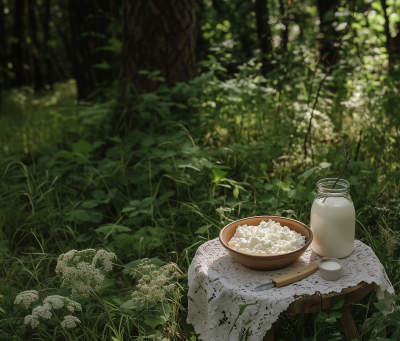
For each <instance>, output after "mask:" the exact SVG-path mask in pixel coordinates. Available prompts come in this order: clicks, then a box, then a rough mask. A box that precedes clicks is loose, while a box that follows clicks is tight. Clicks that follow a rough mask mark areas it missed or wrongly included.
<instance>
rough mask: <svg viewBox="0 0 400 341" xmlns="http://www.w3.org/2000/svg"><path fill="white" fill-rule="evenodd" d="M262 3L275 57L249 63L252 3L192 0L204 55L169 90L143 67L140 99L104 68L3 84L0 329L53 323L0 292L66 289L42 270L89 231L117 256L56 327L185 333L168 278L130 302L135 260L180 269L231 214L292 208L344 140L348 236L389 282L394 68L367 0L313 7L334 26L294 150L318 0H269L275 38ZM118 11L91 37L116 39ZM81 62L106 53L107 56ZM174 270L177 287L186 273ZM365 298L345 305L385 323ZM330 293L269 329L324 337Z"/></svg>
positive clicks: (22, 333) (31, 335) (18, 333)
mask: <svg viewBox="0 0 400 341" xmlns="http://www.w3.org/2000/svg"><path fill="white" fill-rule="evenodd" d="M269 3H270V5H271V6H270V7H271V8H270V13H269V14H270V21H271V23H270V26H271V29H272V36H273V41H274V54H275V56H274V58H272V65H273V68H272V70H271V71H270V72H269V73H268V74H267V75H261V72H260V70H261V64H260V63H257V62H256V60H257V58H258V56H259V51H258V45H257V41H256V34H255V33H256V26H255V21H254V10H253V3H252V2H250V1H231V2H228V1H212V2H201V1H200V2H197V5H196V6H198V7H197V8H198V9H199V11H198V18H199V23H200V24H199V30H200V33H201V34H200V41H199V42H200V43H201V44H203V45H201V44H199V51H200V52H199V53H200V55H201V56H202V57H201V59H202V60H205V61H204V62H201V63H200V69H201V70H202V73H201V74H200V76H199V77H197V78H196V79H194V80H192V81H190V82H189V84H184V83H179V84H177V85H176V86H175V87H174V88H171V89H169V88H168V87H167V86H166V85H165V84H164V83H163V78H162V77H161V75H160V72H159V71H152V72H147V71H142V73H143V74H145V75H147V77H148V78H149V79H152V80H154V81H159V82H160V86H159V88H158V90H157V91H155V92H154V93H150V94H146V95H143V96H142V97H141V98H140V99H139V98H137V97H136V96H126V97H125V98H121V96H120V94H119V92H118V89H119V84H117V83H115V84H114V85H113V86H107V87H105V86H104V87H100V88H99V89H98V91H99V92H101V93H102V94H104V97H103V99H104V101H103V102H98V101H97V102H92V103H83V104H81V105H79V106H78V105H77V104H76V103H75V101H74V98H75V95H76V91H75V88H74V83H73V82H69V83H65V84H59V85H57V86H56V87H55V89H54V90H52V91H49V92H48V93H46V95H45V96H39V95H38V94H29V93H28V89H24V90H21V89H20V90H16V91H14V92H11V93H9V94H7V95H6V96H4V97H3V101H2V102H1V115H0V174H1V175H0V295H1V296H0V338H12V337H15V338H19V339H21V340H33V339H43V340H58V339H60V340H61V339H65V335H63V334H62V333H61V332H60V330H58V329H57V327H56V325H51V324H49V325H47V326H46V329H45V328H44V326H39V328H38V329H37V330H34V331H32V330H31V329H29V328H30V327H28V326H26V325H24V324H23V316H24V315H23V311H22V310H21V307H18V306H15V305H14V304H13V302H14V299H15V297H16V295H17V294H18V293H19V292H20V291H23V290H26V288H27V287H28V286H29V287H30V288H31V289H37V290H38V291H40V289H41V290H43V292H44V293H45V295H48V293H50V292H51V293H54V292H55V290H56V291H57V290H58V291H57V292H56V293H57V294H60V295H62V294H63V295H67V293H66V292H63V291H62V290H63V289H60V288H59V286H60V279H59V278H58V277H57V276H56V274H55V272H54V270H55V264H56V263H55V262H56V259H57V257H58V255H60V254H61V253H65V252H67V251H69V250H71V249H77V250H81V249H84V248H100V247H102V248H107V249H108V250H109V251H112V252H115V253H116V254H117V256H118V260H119V262H120V263H119V267H116V268H115V269H114V270H113V273H112V275H111V276H110V278H108V279H107V280H106V281H105V282H104V284H103V287H102V289H101V290H100V291H99V293H98V297H97V298H92V299H82V300H81V301H79V303H81V304H82V306H85V307H86V308H85V309H84V311H83V313H82V316H80V318H82V319H81V320H82V324H81V325H80V326H79V327H78V328H79V329H76V330H75V331H72V332H73V333H74V334H71V339H74V337H76V338H78V337H80V338H81V339H84V340H103V339H111V340H129V339H135V338H138V337H142V338H143V339H144V338H147V339H150V338H151V339H174V340H175V339H176V340H183V339H189V338H193V339H195V338H196V334H195V330H194V328H193V326H191V325H189V324H187V323H186V313H187V312H186V311H185V309H186V307H187V298H186V295H185V294H183V297H182V298H179V299H175V300H172V299H171V300H170V301H168V303H167V304H155V305H153V306H144V305H140V304H137V303H135V302H133V301H132V300H131V296H130V295H131V293H132V291H133V290H135V288H136V284H137V282H136V279H135V278H134V276H135V273H136V271H137V266H138V264H139V263H140V259H142V258H144V257H146V258H150V259H151V262H152V264H154V265H156V268H157V269H158V268H160V267H161V266H163V265H164V264H165V263H166V262H170V261H172V262H175V263H177V264H178V265H179V267H180V268H181V269H182V271H183V272H186V271H187V268H188V267H189V265H190V262H191V260H192V259H193V257H194V255H195V252H196V249H197V247H198V246H199V245H200V244H202V243H204V242H206V241H208V240H211V239H213V238H216V237H217V236H218V233H219V231H220V229H221V228H222V227H223V226H224V225H225V224H227V223H228V222H230V221H234V220H237V219H241V218H244V217H248V216H255V215H278V216H287V217H293V218H295V219H298V220H301V221H303V222H304V223H306V224H308V223H309V219H310V209H311V205H312V202H313V200H314V197H315V191H316V189H315V183H316V181H317V180H319V179H321V178H324V177H336V176H337V175H338V174H340V172H341V170H342V167H343V157H342V156H341V153H340V152H341V150H342V145H343V143H344V141H347V142H348V143H349V144H350V145H351V153H352V156H353V160H352V161H351V162H350V164H349V167H348V169H347V170H346V173H345V175H344V178H345V179H346V180H348V181H349V182H350V184H351V195H352V198H353V201H354V205H355V208H356V212H357V227H356V237H357V238H358V239H360V240H361V241H362V242H364V243H366V244H368V245H369V246H370V247H371V248H372V249H373V250H374V252H375V253H376V254H377V255H378V257H379V259H380V260H381V262H382V264H383V265H384V267H385V269H386V272H387V274H388V276H389V278H390V280H391V281H392V283H398V282H399V281H400V273H399V270H398V269H399V262H400V258H399V255H400V229H399V223H400V215H399V205H400V194H399V186H400V177H399V175H398V171H399V165H400V158H399V156H400V153H399V146H400V144H399V139H398V136H399V135H398V126H399V124H400V122H399V118H400V112H399V108H400V102H399V96H398V89H399V83H398V78H396V76H395V75H394V74H393V75H392V74H388V73H387V72H386V70H387V69H386V64H387V51H386V48H385V47H384V45H383V43H382V41H384V33H383V31H382V28H383V26H382V25H381V24H380V22H381V21H382V20H384V19H383V16H382V8H381V5H380V3H379V2H377V1H374V2H372V3H371V2H364V1H363V2H361V1H357V6H358V9H357V10H356V11H355V12H354V14H353V16H354V19H353V20H352V22H351V23H350V28H349V26H348V25H347V26H346V25H345V24H346V22H347V20H348V19H349V16H350V13H352V11H350V10H349V8H339V9H338V11H337V12H335V13H333V12H328V14H327V18H326V19H327V20H328V19H334V20H335V26H334V27H335V31H337V32H347V33H346V35H345V36H344V38H343V46H342V49H341V52H340V57H341V58H340V60H339V62H338V63H337V64H336V65H335V66H334V67H333V69H332V72H331V74H330V75H329V76H328V77H327V79H326V82H325V83H324V86H323V87H322V90H321V92H320V95H319V100H318V103H317V106H316V110H315V111H314V119H313V121H312V134H311V147H312V150H311V148H310V144H307V150H308V158H304V156H303V155H304V149H303V142H304V136H305V131H306V129H307V127H308V124H309V119H310V114H311V110H310V108H311V106H310V104H309V103H311V104H312V103H313V101H315V100H316V89H317V88H318V86H319V84H320V82H321V80H322V79H323V77H324V76H325V73H324V72H325V71H326V70H325V69H324V68H323V66H322V64H321V63H319V62H318V60H319V52H318V46H319V45H320V39H321V34H320V32H319V30H318V27H317V26H316V20H319V18H318V14H317V9H316V7H315V4H314V3H311V2H309V1H303V2H298V1H297V2H296V1H294V2H293V4H292V5H290V6H292V7H289V5H288V7H286V3H285V4H284V5H285V8H286V11H287V13H289V14H292V15H293V18H291V19H290V21H289V25H288V30H289V44H288V51H287V52H284V51H281V50H280V49H281V40H280V37H281V34H282V32H283V29H282V26H280V25H279V23H280V22H281V21H280V20H281V14H280V10H279V7H278V6H277V5H278V1H275V2H274V1H272V2H269ZM290 3H292V2H290ZM218 4H222V9H223V11H220V10H219V8H218ZM279 4H280V3H279ZM201 6H203V10H204V11H203V12H200V10H201ZM393 6H394V5H393ZM393 6H392V4H390V8H389V9H388V11H389V12H390V13H392V11H393V9H394V7H393ZM300 13H301V14H300ZM394 18H395V16H394V15H391V16H390V20H391V24H390V25H391V30H392V31H393V26H394V20H395V19H394ZM120 26H121V25H120V23H119V26H118V24H116V27H114V28H113V31H112V32H111V33H112V35H113V38H112V39H105V44H104V45H105V47H103V48H102V50H108V51H112V52H113V53H115V54H117V53H118V51H119V49H120V40H119V39H118V37H117V36H118V34H119V33H118V32H120V28H121V27H120ZM345 26H346V27H345ZM347 30H348V31H347ZM106 41H107V43H106ZM246 44H247V45H246ZM246 46H251V47H250V48H248V49H247V48H245V47H246ZM209 48H212V50H209ZM248 50H249V51H250V54H248V53H247V52H248ZM382 65H383V66H382ZM96 67H98V68H106V69H109V68H111V69H117V65H116V64H115V63H113V62H112V61H103V63H101V64H98V65H96ZM314 72H315V74H314ZM128 90H132V89H131V88H129V86H128ZM129 93H130V92H129ZM93 98H94V97H93ZM361 130H362V140H361V144H360V149H359V153H358V161H354V158H355V153H356V146H357V143H358V141H359V132H360V131H361ZM179 284H180V287H181V288H182V290H183V293H184V291H185V290H187V278H186V277H185V276H181V278H179ZM396 289H398V288H397V287H396ZM375 301H376V297H375V296H374V294H372V295H368V296H367V297H366V298H365V299H363V300H362V301H360V302H359V303H358V304H357V305H355V306H353V307H352V310H353V316H355V320H356V325H357V327H358V330H359V332H360V333H361V334H362V335H363V339H366V340H385V339H392V340H395V339H396V338H397V339H398V337H399V331H400V329H399V325H398V321H399V315H398V314H399V311H398V307H397V306H396V307H395V308H394V309H393V311H392V310H388V309H389V308H387V306H386V305H385V304H384V303H383V302H378V303H376V304H375ZM341 304H343V301H340V300H338V299H332V306H331V311H330V312H321V313H319V314H316V315H315V316H312V315H308V316H307V315H305V314H299V315H296V316H292V315H282V316H280V318H279V320H278V322H277V334H278V339H284V340H290V339H296V340H302V339H306V340H307V339H308V340H333V339H339V338H340V337H341V336H340V334H339V332H338V330H337V323H336V321H337V319H338V318H339V317H340V313H339V312H338V311H336V310H338V309H340V308H341ZM246 307H247V305H244V306H241V307H240V310H239V315H238V318H239V316H240V315H241V313H242V312H243V310H244V309H245V308H246ZM381 311H383V312H384V313H382V312H381ZM385 314H386V315H385ZM245 322H248V321H244V324H243V326H241V328H242V327H243V328H242V330H243V333H242V334H241V339H242V340H244V339H246V337H247V333H248V331H249V324H246V323H245ZM314 328H315V329H314Z"/></svg>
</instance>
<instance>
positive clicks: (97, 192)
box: [92, 189, 106, 200]
mask: <svg viewBox="0 0 400 341" xmlns="http://www.w3.org/2000/svg"><path fill="white" fill-rule="evenodd" d="M92 197H93V198H95V199H97V200H102V199H104V198H105V197H106V193H105V192H104V191H102V190H101V189H96V190H94V191H93V193H92Z"/></svg>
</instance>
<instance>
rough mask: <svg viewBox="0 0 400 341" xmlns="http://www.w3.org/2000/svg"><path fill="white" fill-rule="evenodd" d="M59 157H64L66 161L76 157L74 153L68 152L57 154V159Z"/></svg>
mask: <svg viewBox="0 0 400 341" xmlns="http://www.w3.org/2000/svg"><path fill="white" fill-rule="evenodd" d="M58 157H62V158H64V159H72V158H73V157H74V153H72V152H68V151H66V150H60V151H59V152H58V153H57V154H56V158H58Z"/></svg>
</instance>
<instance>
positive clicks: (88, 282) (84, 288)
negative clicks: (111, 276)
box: [56, 249, 116, 297]
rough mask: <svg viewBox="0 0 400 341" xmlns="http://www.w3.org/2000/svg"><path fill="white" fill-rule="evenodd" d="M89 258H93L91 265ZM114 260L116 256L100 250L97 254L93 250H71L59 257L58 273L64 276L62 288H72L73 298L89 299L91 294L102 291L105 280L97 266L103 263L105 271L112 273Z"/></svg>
mask: <svg viewBox="0 0 400 341" xmlns="http://www.w3.org/2000/svg"><path fill="white" fill-rule="evenodd" d="M94 253H95V254H94ZM93 254H94V256H93ZM92 257H93V258H92ZM89 258H92V260H91V264H90V262H87V261H85V260H88V261H89ZM112 259H116V255H115V254H114V253H112V252H107V251H105V250H98V251H97V252H96V250H93V249H87V250H83V251H77V250H71V251H68V252H67V253H65V254H62V255H61V256H60V257H58V261H57V267H56V272H57V273H58V274H61V276H62V280H63V281H62V285H61V286H64V287H65V286H70V287H72V288H73V289H72V296H73V297H74V296H79V295H82V296H86V297H88V296H89V294H90V292H92V291H95V292H96V291H99V290H100V288H101V285H102V284H103V281H104V278H105V276H104V275H103V274H102V273H101V271H100V270H101V269H99V268H96V265H99V263H100V264H101V263H102V265H103V270H105V271H110V270H111V269H112V263H111V261H112Z"/></svg>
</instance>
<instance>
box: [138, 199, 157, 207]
mask: <svg viewBox="0 0 400 341" xmlns="http://www.w3.org/2000/svg"><path fill="white" fill-rule="evenodd" d="M153 200H154V199H153V197H147V198H144V199H143V200H142V201H141V202H140V204H139V207H140V208H144V207H148V206H150V204H151V203H152V202H153Z"/></svg>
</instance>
